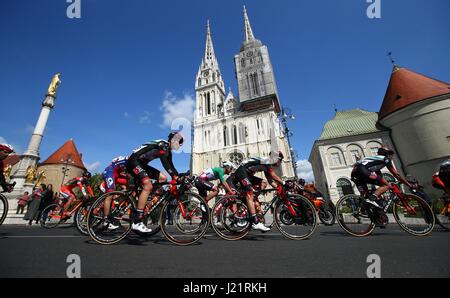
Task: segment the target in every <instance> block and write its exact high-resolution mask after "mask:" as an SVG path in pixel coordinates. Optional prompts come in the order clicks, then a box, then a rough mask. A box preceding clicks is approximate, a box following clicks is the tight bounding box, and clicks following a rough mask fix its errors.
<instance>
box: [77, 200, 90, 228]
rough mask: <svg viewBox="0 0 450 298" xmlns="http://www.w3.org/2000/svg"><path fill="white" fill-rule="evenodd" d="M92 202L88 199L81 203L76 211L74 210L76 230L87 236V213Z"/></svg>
mask: <svg viewBox="0 0 450 298" xmlns="http://www.w3.org/2000/svg"><path fill="white" fill-rule="evenodd" d="M93 203H94V202H93V201H90V202H87V203H85V204H83V205H82V206H81V207H80V208H78V210H77V212H75V226H76V227H77V230H78V231H79V232H80V233H81V234H83V235H86V236H89V231H88V227H87V216H88V214H89V210H90V209H91V207H92V204H93Z"/></svg>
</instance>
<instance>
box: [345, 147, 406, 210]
mask: <svg viewBox="0 0 450 298" xmlns="http://www.w3.org/2000/svg"><path fill="white" fill-rule="evenodd" d="M377 154H378V155H376V156H370V157H366V158H364V159H362V160H359V161H358V162H356V164H355V165H354V166H353V170H352V174H351V177H352V181H353V182H355V184H356V186H357V187H358V190H359V192H360V193H361V195H363V194H365V193H367V192H368V187H367V184H373V185H378V186H380V187H379V188H378V189H377V190H375V192H373V193H372V194H371V195H370V196H369V197H368V198H365V201H366V202H367V203H369V204H371V205H373V206H375V207H377V208H379V209H383V206H382V204H381V202H380V197H381V195H382V194H384V193H385V192H386V191H388V190H389V187H390V186H389V183H388V182H387V181H386V180H385V179H384V178H383V176H382V174H381V169H383V168H384V167H386V168H387V169H388V170H389V171H390V172H391V174H392V175H393V176H394V177H395V178H396V179H398V180H399V181H400V182H402V183H403V184H405V185H407V186H408V187H409V188H413V185H412V184H411V183H409V182H408V181H407V180H406V179H405V178H403V177H402V176H401V175H400V174H399V173H398V172H397V170H396V169H395V166H394V164H393V162H392V158H393V157H394V151H393V150H392V149H389V148H387V147H381V148H379V149H378V152H377Z"/></svg>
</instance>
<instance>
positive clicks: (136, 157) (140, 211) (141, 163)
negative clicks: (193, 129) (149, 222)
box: [126, 132, 184, 233]
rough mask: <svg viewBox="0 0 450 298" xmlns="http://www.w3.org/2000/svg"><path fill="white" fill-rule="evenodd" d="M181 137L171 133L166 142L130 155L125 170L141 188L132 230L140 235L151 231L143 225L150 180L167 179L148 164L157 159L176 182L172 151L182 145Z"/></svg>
mask: <svg viewBox="0 0 450 298" xmlns="http://www.w3.org/2000/svg"><path fill="white" fill-rule="evenodd" d="M183 140H184V139H183V136H182V135H181V133H179V132H171V133H170V134H169V137H168V140H167V141H164V140H157V141H153V142H149V143H146V144H144V145H142V146H140V147H139V148H137V149H136V150H134V151H133V154H131V155H130V157H129V158H128V161H127V163H126V168H127V171H128V172H129V173H131V175H133V176H134V177H135V178H137V179H136V180H137V181H138V183H140V184H141V186H142V191H141V193H140V195H139V200H138V205H137V210H136V214H135V216H134V218H133V224H132V229H133V230H134V231H137V232H140V233H150V232H151V231H152V230H151V229H149V228H147V227H146V226H145V224H144V223H143V220H144V208H145V205H146V203H147V198H148V197H149V195H150V193H151V191H152V189H153V184H152V182H151V180H150V179H154V180H157V181H158V182H165V181H166V180H167V177H166V176H165V175H164V174H163V173H161V172H160V171H159V170H157V169H155V168H153V167H151V166H149V165H148V163H149V162H150V161H152V160H154V159H157V158H159V159H160V160H161V163H162V165H163V167H164V168H165V169H166V171H167V172H168V173H169V175H170V176H171V177H172V179H173V180H178V172H177V170H176V169H175V166H174V165H173V162H172V150H175V151H176V150H179V149H180V148H181V146H182V145H183Z"/></svg>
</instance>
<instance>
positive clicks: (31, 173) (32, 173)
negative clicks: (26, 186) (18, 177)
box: [25, 166, 37, 183]
mask: <svg viewBox="0 0 450 298" xmlns="http://www.w3.org/2000/svg"><path fill="white" fill-rule="evenodd" d="M36 171H37V170H36V166H29V167H28V169H27V172H26V174H25V177H26V182H27V183H33V181H34V179H36Z"/></svg>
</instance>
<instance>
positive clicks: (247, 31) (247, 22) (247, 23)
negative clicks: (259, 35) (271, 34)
mask: <svg viewBox="0 0 450 298" xmlns="http://www.w3.org/2000/svg"><path fill="white" fill-rule="evenodd" d="M244 26H245V41H246V42H248V41H252V40H255V36H254V35H253V30H252V26H251V25H250V20H249V18H248V14H247V8H246V7H245V5H244Z"/></svg>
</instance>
